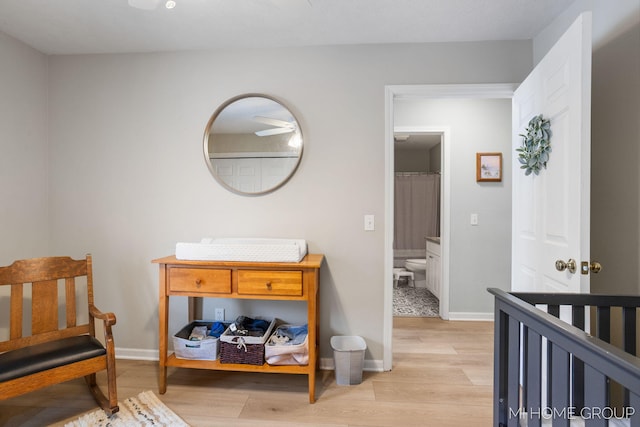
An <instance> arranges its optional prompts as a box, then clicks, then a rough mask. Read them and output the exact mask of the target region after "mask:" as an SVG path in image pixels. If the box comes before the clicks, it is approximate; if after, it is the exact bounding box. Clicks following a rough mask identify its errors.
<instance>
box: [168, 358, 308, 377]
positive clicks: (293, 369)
mask: <svg viewBox="0 0 640 427" xmlns="http://www.w3.org/2000/svg"><path fill="white" fill-rule="evenodd" d="M167 366H175V367H178V368H193V369H210V370H215V371H238V372H271V373H282V374H305V375H307V374H309V373H311V372H313V371H314V370H315V369H312V368H310V367H309V365H284V366H274V365H269V364H267V363H265V364H263V365H245V364H242V363H220V361H219V360H190V359H178V358H177V357H176V356H175V354H173V353H172V354H170V355H169V356H168V357H167Z"/></svg>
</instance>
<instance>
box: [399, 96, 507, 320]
mask: <svg viewBox="0 0 640 427" xmlns="http://www.w3.org/2000/svg"><path fill="white" fill-rule="evenodd" d="M394 113H395V117H394V125H395V126H399V127H425V128H434V127H440V128H448V129H450V130H451V142H450V143H451V151H450V152H451V170H444V173H445V174H450V177H451V194H449V195H448V196H449V197H450V198H451V199H450V200H451V212H450V216H449V217H450V228H451V236H450V248H449V253H450V265H451V268H450V276H449V295H450V304H449V311H450V313H454V317H455V316H458V315H460V314H462V313H467V314H468V315H475V314H478V313H482V314H487V315H491V314H492V313H493V298H492V297H491V295H490V294H489V293H488V292H487V290H486V289H487V288H488V287H497V288H502V289H505V290H508V289H509V288H510V280H511V269H510V260H511V155H510V152H511V99H433V98H431V99H400V100H396V101H394ZM478 152H501V153H502V154H503V167H502V170H503V180H502V182H480V183H479V182H476V153H478ZM443 197H447V195H443ZM472 213H476V214H478V218H479V221H478V225H477V226H472V225H470V221H469V219H470V215H471V214H472Z"/></svg>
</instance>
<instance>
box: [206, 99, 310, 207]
mask: <svg viewBox="0 0 640 427" xmlns="http://www.w3.org/2000/svg"><path fill="white" fill-rule="evenodd" d="M246 98H264V99H266V100H269V101H273V102H275V103H277V104H278V105H280V106H281V107H282V108H283V109H285V110H286V111H287V112H288V113H289V114H291V117H293V119H294V120H295V123H296V124H297V126H298V133H299V135H300V148H299V149H298V159H297V161H296V164H295V166H294V167H293V168H292V169H291V171H290V172H289V174H288V175H287V176H286V177H285V178H284V179H282V181H280V183H278V184H277V185H275V186H273V187H270V188H268V189H266V190H262V191H258V192H255V193H251V192H246V191H242V190H239V189H237V188H234V187H232V186H230V185H229V184H227V183H226V182H224V180H223V179H222V178H220V177H219V176H218V174H217V173H216V171H215V168H214V166H213V164H212V162H211V159H210V158H209V138H210V135H211V129H212V127H213V125H214V123H215V121H216V119H217V118H218V116H220V114H221V113H222V112H223V111H224V109H225V108H227V107H228V106H229V105H231V104H233V103H235V102H237V101H240V100H242V99H246ZM203 150H204V160H205V163H206V164H207V167H208V168H209V172H211V175H213V177H214V178H215V180H216V181H218V183H219V184H220V185H222V187H224V188H226V189H227V190H229V191H231V192H232V193H235V194H239V195H242V196H262V195H265V194H268V193H271V192H273V191H276V190H277V189H279V188H281V187H282V186H284V185H285V184H286V183H287V182H289V180H290V179H291V177H292V176H293V175H294V174H295V173H296V171H297V170H298V167H299V166H300V162H301V160H302V153H303V151H304V137H303V133H302V127H301V125H300V121H299V120H298V118H297V117H296V116H295V115H294V114H293V112H292V111H291V110H290V109H289V107H287V106H286V105H285V104H284V103H283V102H282V101H280V100H279V99H277V98H275V97H273V96H270V95H265V94H262V93H245V94H242V95H238V96H234V97H233V98H230V99H228V100H227V101H225V102H223V103H222V104H221V105H220V106H219V107H218V108H217V109H216V111H215V112H214V113H213V115H212V116H211V118H210V119H209V121H208V122H207V126H206V127H205V129H204V138H203Z"/></svg>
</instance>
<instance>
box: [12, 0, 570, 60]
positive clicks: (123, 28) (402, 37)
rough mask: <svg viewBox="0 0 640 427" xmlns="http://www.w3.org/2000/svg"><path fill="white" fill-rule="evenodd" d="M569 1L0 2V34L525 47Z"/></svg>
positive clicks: (127, 42)
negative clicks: (139, 5) (508, 43)
mask: <svg viewBox="0 0 640 427" xmlns="http://www.w3.org/2000/svg"><path fill="white" fill-rule="evenodd" d="M573 1H574V0H175V2H176V7H175V8H174V9H171V10H169V9H166V8H165V7H164V5H163V4H161V5H159V6H158V7H157V8H156V9H155V10H141V9H136V8H133V7H130V6H129V4H128V1H127V0H0V31H1V32H3V33H5V34H8V35H10V36H13V37H14V38H17V39H19V40H21V41H23V42H24V43H26V44H28V45H30V46H32V47H33V48H35V49H37V50H39V51H40V52H43V53H46V54H52V55H55V54H87V53H131V52H159V51H181V50H202V49H227V48H232V49H235V48H267V47H291V46H317V45H340V44H368V43H422V42H459V41H485V40H527V39H532V38H533V37H534V36H535V35H536V34H538V33H539V32H540V31H541V30H542V29H543V28H544V27H545V26H546V25H548V24H549V23H550V22H551V21H552V20H553V18H554V17H555V16H557V15H558V14H559V13H561V12H562V11H564V10H565V9H566V8H567V7H568V6H569V5H570V4H571V3H572V2H573ZM161 3H164V1H162V2H161Z"/></svg>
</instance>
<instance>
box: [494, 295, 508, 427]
mask: <svg viewBox="0 0 640 427" xmlns="http://www.w3.org/2000/svg"><path fill="white" fill-rule="evenodd" d="M501 308H502V303H501V302H500V301H496V305H495V321H494V333H493V334H494V347H493V348H494V353H495V354H494V357H493V359H494V361H493V426H494V427H499V426H501V425H505V424H506V423H507V417H508V409H507V405H506V403H507V402H506V393H507V360H508V359H509V358H508V354H509V353H508V348H507V345H506V344H507V341H508V318H509V317H508V316H507V314H506V313H505V312H504V311H502V310H501Z"/></svg>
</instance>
